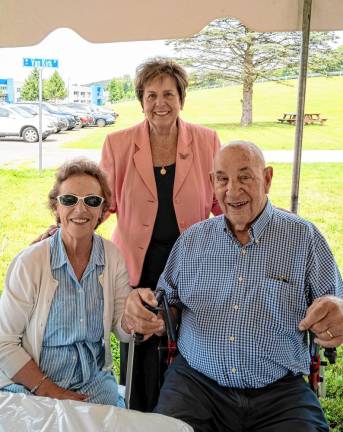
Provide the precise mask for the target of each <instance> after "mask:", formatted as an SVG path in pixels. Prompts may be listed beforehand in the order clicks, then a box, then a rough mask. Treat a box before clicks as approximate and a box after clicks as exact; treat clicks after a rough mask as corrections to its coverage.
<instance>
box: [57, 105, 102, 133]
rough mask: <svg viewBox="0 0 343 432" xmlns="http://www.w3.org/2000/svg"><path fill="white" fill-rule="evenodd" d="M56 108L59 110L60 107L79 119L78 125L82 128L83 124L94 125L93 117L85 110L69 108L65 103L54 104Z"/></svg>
mask: <svg viewBox="0 0 343 432" xmlns="http://www.w3.org/2000/svg"><path fill="white" fill-rule="evenodd" d="M56 108H57V109H60V110H61V109H62V110H63V111H65V112H68V113H69V114H72V115H75V116H77V117H78V118H79V120H80V127H82V128H83V127H85V126H92V125H94V117H93V116H91V115H90V114H89V113H88V112H86V111H82V110H80V109H77V108H71V107H70V106H69V105H65V104H59V105H56Z"/></svg>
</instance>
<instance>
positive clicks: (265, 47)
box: [167, 18, 336, 126]
mask: <svg viewBox="0 0 343 432" xmlns="http://www.w3.org/2000/svg"><path fill="white" fill-rule="evenodd" d="M335 40H336V36H335V34H334V33H333V32H329V33H313V34H312V35H311V40H310V65H311V54H312V53H317V55H318V53H321V56H322V57H321V58H323V57H325V54H326V53H328V52H330V51H331V50H332V42H333V41H335ZM167 44H168V45H171V46H172V47H173V48H174V50H175V51H176V52H177V54H178V55H179V56H180V57H179V58H178V60H179V61H180V62H181V63H183V64H184V65H185V66H189V68H190V70H191V72H194V73H198V74H199V75H204V74H207V73H211V74H212V76H215V75H217V76H218V77H221V78H223V79H225V80H226V82H234V83H239V84H242V85H243V95H242V99H241V102H242V115H241V125H242V126H248V125H250V124H251V123H252V112H253V109H252V108H253V104H252V102H253V87H254V82H255V81H256V80H257V79H261V78H264V79H268V78H270V77H271V76H273V75H274V76H275V73H276V71H278V70H280V69H281V68H288V67H291V66H293V67H294V66H296V65H298V62H299V57H300V47H301V33H299V32H292V33H291V32H288V33H258V32H254V31H252V30H250V29H249V28H247V27H246V26H245V25H243V24H241V23H240V22H238V21H237V20H234V19H231V18H226V19H218V20H215V21H213V22H212V23H210V24H209V25H208V26H207V27H205V29H204V30H202V31H201V32H200V33H198V34H196V35H194V36H192V37H190V38H186V39H179V40H174V41H168V42H167Z"/></svg>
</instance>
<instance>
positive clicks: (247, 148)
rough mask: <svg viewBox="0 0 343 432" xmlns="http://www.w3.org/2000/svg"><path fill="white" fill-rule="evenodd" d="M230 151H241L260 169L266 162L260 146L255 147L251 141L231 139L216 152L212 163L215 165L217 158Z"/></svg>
mask: <svg viewBox="0 0 343 432" xmlns="http://www.w3.org/2000/svg"><path fill="white" fill-rule="evenodd" d="M231 151H237V152H241V153H242V154H243V155H244V156H243V157H245V158H247V159H249V160H251V161H253V162H254V163H256V165H257V166H258V167H260V168H262V169H264V168H265V166H266V162H265V159H264V156H263V153H262V151H261V149H260V148H258V147H257V145H256V144H254V143H253V142H251V141H239V140H237V141H231V142H229V143H228V144H226V145H225V146H224V147H222V148H221V149H220V150H219V151H218V152H217V154H216V156H215V160H214V164H215V165H216V162H217V160H218V158H220V157H222V156H224V157H225V155H226V153H227V152H231Z"/></svg>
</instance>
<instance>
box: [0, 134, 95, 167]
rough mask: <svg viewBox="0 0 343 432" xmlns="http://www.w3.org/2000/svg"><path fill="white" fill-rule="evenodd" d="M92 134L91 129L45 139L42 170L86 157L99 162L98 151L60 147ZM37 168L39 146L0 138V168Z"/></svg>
mask: <svg viewBox="0 0 343 432" xmlns="http://www.w3.org/2000/svg"><path fill="white" fill-rule="evenodd" d="M89 133H92V129H76V130H71V131H66V132H60V133H58V134H53V135H50V136H48V137H47V139H46V140H45V141H43V143H42V144H43V145H42V155H43V157H42V161H43V163H42V165H43V168H52V167H56V166H58V165H60V164H62V163H63V162H64V161H66V160H68V159H72V158H75V157H80V156H84V157H88V158H90V159H93V160H95V161H98V160H99V157H100V151H99V150H82V149H69V148H63V147H61V146H62V144H65V143H67V142H71V141H74V140H78V139H80V138H82V137H83V136H86V135H88V134H89ZM19 166H24V167H26V168H38V166H39V144H38V143H27V142H24V141H23V140H22V139H21V138H15V137H13V138H0V167H2V168H18V167H19Z"/></svg>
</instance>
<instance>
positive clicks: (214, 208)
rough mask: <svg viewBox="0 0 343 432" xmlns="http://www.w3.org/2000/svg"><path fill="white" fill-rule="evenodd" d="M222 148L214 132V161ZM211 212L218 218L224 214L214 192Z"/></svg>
mask: <svg viewBox="0 0 343 432" xmlns="http://www.w3.org/2000/svg"><path fill="white" fill-rule="evenodd" d="M220 146H221V144H220V141H219V137H218V135H217V132H214V142H213V159H214V156H215V155H216V153H217V152H218V151H219V149H220ZM211 212H212V214H213V215H214V216H218V215H220V214H222V213H223V212H222V210H221V208H220V207H219V204H218V201H217V198H216V196H215V194H214V192H213V204H212V209H211Z"/></svg>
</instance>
